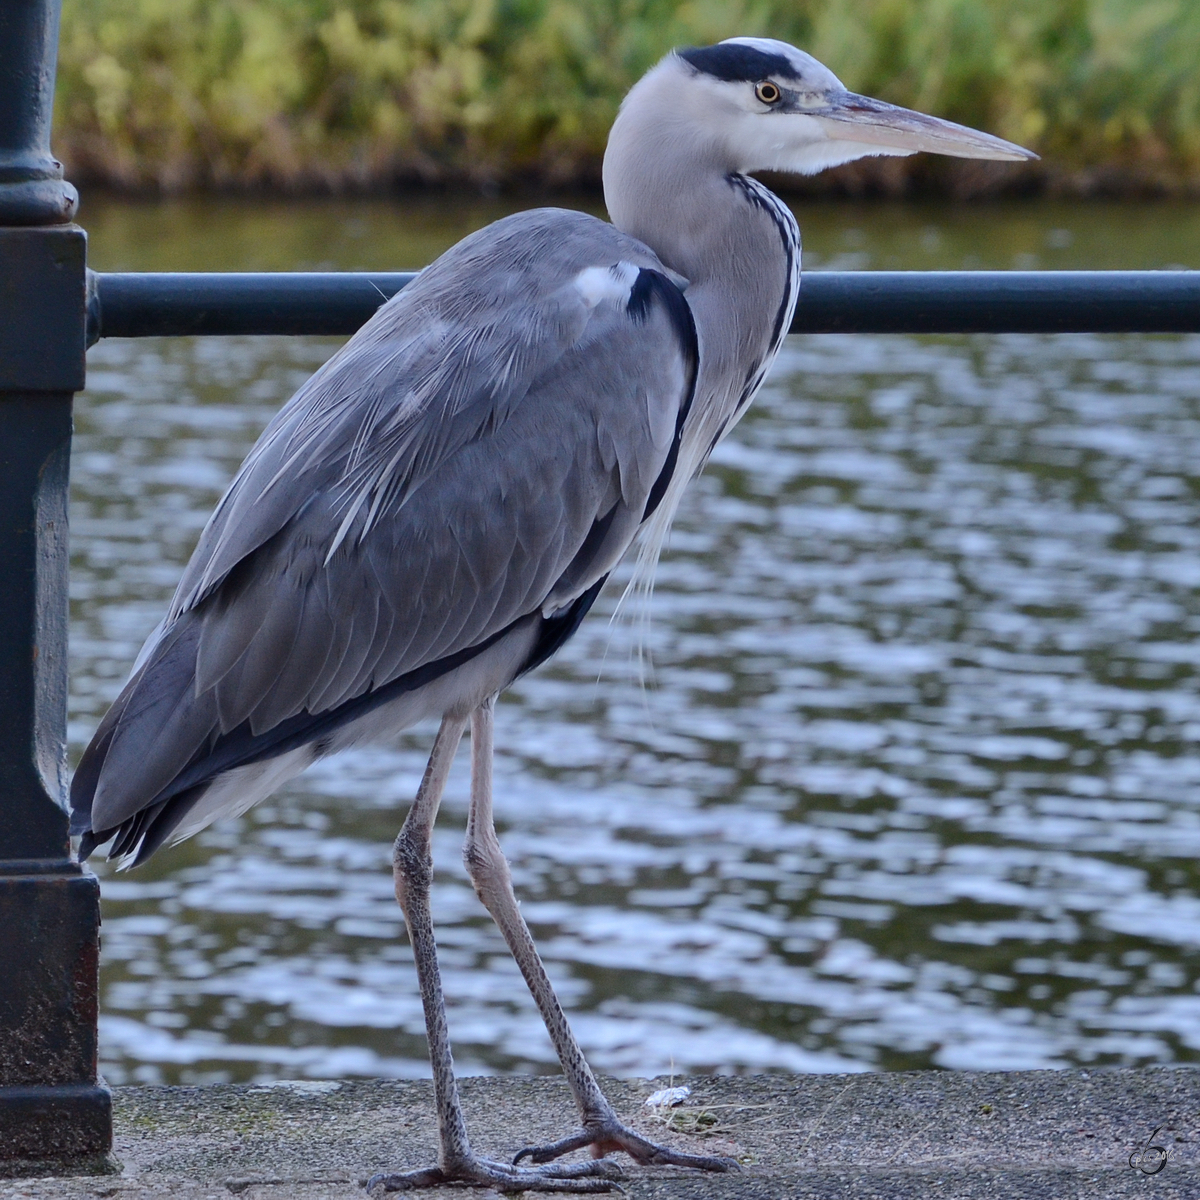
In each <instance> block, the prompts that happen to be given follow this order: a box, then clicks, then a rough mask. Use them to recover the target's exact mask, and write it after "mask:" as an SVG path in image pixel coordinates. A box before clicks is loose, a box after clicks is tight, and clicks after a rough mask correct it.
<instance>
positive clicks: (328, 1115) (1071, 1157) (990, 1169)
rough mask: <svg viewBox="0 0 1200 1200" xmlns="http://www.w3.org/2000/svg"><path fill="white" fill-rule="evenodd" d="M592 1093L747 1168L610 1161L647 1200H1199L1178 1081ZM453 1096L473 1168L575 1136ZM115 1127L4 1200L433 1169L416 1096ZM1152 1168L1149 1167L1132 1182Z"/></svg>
mask: <svg viewBox="0 0 1200 1200" xmlns="http://www.w3.org/2000/svg"><path fill="white" fill-rule="evenodd" d="M604 1082H605V1088H606V1090H607V1092H608V1094H609V1096H610V1097H611V1098H612V1100H613V1102H614V1104H615V1105H616V1107H617V1110H618V1112H620V1113H621V1114H622V1115H623V1116H624V1117H625V1118H626V1119H629V1120H631V1122H632V1123H633V1124H634V1125H635V1126H637V1127H638V1128H639V1129H641V1130H643V1131H644V1132H646V1133H648V1134H650V1135H651V1136H654V1137H658V1138H660V1139H661V1140H668V1141H671V1142H674V1143H675V1144H677V1145H679V1146H681V1147H690V1148H695V1149H702V1150H704V1151H707V1152H717V1153H725V1154H735V1155H737V1156H738V1157H739V1158H740V1159H741V1161H742V1162H743V1163H744V1164H745V1167H744V1170H743V1171H742V1173H741V1174H740V1175H726V1176H698V1175H695V1174H690V1173H686V1172H682V1171H678V1170H674V1169H671V1170H667V1169H650V1168H642V1167H637V1166H635V1165H633V1164H628V1160H624V1162H625V1163H627V1165H626V1168H625V1171H626V1179H625V1181H624V1184H623V1186H624V1187H625V1190H626V1192H627V1193H628V1194H629V1195H631V1196H634V1197H644V1198H646V1200H650V1198H654V1200H673V1198H676V1197H681V1198H684V1197H686V1198H687V1200H708V1198H714V1200H715V1198H723V1197H739V1198H746V1200H768V1198H770V1200H783V1198H785V1197H786V1198H790V1200H802V1198H804V1200H807V1198H809V1197H813V1198H820V1200H842V1198H846V1200H851V1198H853V1200H868V1198H886V1200H902V1198H907V1197H914V1198H915V1197H922V1198H923V1197H926V1196H935V1197H962V1198H964V1200H973V1198H975V1197H981V1198H982V1197H987V1198H988V1200H994V1198H995V1197H1000V1196H1002V1197H1005V1198H1006V1200H1033V1198H1035V1197H1036V1198H1038V1200H1075V1198H1077V1197H1079V1198H1082V1197H1088V1198H1092V1197H1095V1198H1101V1197H1103V1198H1105V1200H1107V1198H1109V1197H1116V1198H1120V1197H1126V1196H1138V1197H1144V1196H1148V1195H1150V1194H1151V1193H1152V1194H1153V1195H1154V1196H1155V1197H1159V1198H1162V1200H1195V1197H1197V1196H1200V1070H1197V1069H1191V1068H1187V1067H1173V1068H1153V1069H1147V1070H1100V1071H1093V1072H1086V1071H1026V1072H1014V1073H1009V1074H1001V1073H996V1074H974V1073H957V1072H949V1071H946V1072H939V1071H922V1072H911V1073H904V1074H878V1075H875V1074H864V1075H812V1076H792V1075H760V1076H752V1077H746V1078H708V1077H702V1078H692V1079H688V1080H687V1082H688V1084H689V1085H690V1087H691V1089H692V1091H691V1095H690V1096H689V1097H688V1099H687V1100H686V1101H685V1103H684V1105H683V1106H682V1107H681V1108H677V1109H674V1110H669V1111H664V1112H662V1113H660V1114H659V1115H658V1116H656V1115H655V1114H654V1112H653V1111H651V1110H648V1109H647V1108H646V1107H645V1099H646V1097H647V1096H648V1095H649V1094H650V1093H651V1092H652V1091H653V1090H655V1089H656V1088H659V1087H663V1086H665V1085H666V1083H667V1081H666V1080H655V1081H653V1082H651V1081H647V1080H606V1081H604ZM462 1088H463V1098H464V1103H465V1105H466V1109H467V1118H468V1121H469V1123H470V1128H471V1134H472V1138H473V1141H474V1144H475V1147H476V1149H477V1150H479V1151H480V1152H481V1153H483V1154H485V1155H488V1156H491V1157H496V1158H511V1156H512V1154H513V1153H514V1152H515V1151H516V1150H517V1149H518V1148H520V1146H522V1145H523V1144H525V1143H526V1142H527V1141H549V1140H551V1139H553V1138H555V1137H559V1136H561V1135H563V1134H564V1133H566V1132H567V1131H568V1130H570V1129H572V1128H574V1125H575V1114H574V1111H573V1108H572V1105H571V1101H570V1095H569V1093H568V1091H567V1089H566V1087H565V1086H564V1085H563V1083H562V1081H561V1080H560V1079H557V1078H502V1079H495V1078H472V1079H465V1080H463V1081H462ZM113 1110H114V1120H115V1127H116V1137H115V1143H114V1155H115V1157H116V1158H117V1159H118V1160H119V1162H120V1164H121V1173H120V1174H118V1175H109V1176H106V1177H104V1176H101V1177H95V1176H93V1177H76V1178H40V1179H30V1178H27V1179H20V1180H8V1181H6V1182H0V1200H58V1198H60V1197H62V1198H70V1200H76V1198H78V1200H86V1198H90V1197H94V1196H99V1197H104V1198H105V1200H111V1198H116V1200H158V1198H159V1197H162V1198H164V1200H165V1198H166V1197H170V1198H171V1200H231V1198H232V1197H239V1198H241V1200H325V1198H326V1197H328V1198H330V1200H362V1198H363V1192H362V1190H361V1182H360V1181H361V1180H363V1179H365V1178H366V1176H367V1175H369V1174H371V1173H373V1172H375V1171H383V1170H396V1169H400V1168H406V1167H416V1166H422V1165H427V1164H429V1163H432V1162H433V1161H434V1157H435V1152H436V1142H435V1130H434V1120H433V1106H432V1097H431V1090H430V1086H429V1085H428V1084H427V1083H397V1082H370V1083H364V1082H342V1083H335V1082H330V1083H293V1084H281V1085H275V1086H271V1087H253V1086H236V1087H234V1086H216V1087H203V1088H117V1089H115V1091H114V1093H113ZM1158 1127H1161V1128H1158ZM1156 1128H1158V1133H1157V1136H1155V1137H1154V1138H1153V1139H1152V1141H1153V1144H1155V1145H1157V1146H1160V1147H1162V1148H1163V1149H1164V1150H1165V1151H1167V1153H1168V1158H1167V1161H1166V1164H1165V1166H1164V1167H1163V1168H1162V1169H1161V1170H1159V1171H1157V1172H1156V1173H1154V1174H1149V1173H1147V1172H1146V1170H1139V1169H1137V1167H1136V1166H1133V1167H1131V1166H1130V1162H1129V1158H1130V1155H1131V1153H1134V1152H1136V1151H1138V1150H1140V1149H1141V1148H1142V1147H1143V1146H1145V1145H1146V1144H1147V1139H1149V1138H1150V1135H1151V1133H1152V1131H1154V1130H1155V1129H1156ZM1136 1161H1137V1160H1136V1159H1135V1163H1136ZM1156 1161H1157V1156H1156V1155H1155V1154H1154V1153H1153V1152H1149V1153H1148V1156H1147V1159H1146V1161H1145V1162H1144V1163H1143V1167H1144V1168H1147V1169H1148V1168H1150V1167H1153V1166H1154V1165H1155V1162H1156ZM424 1194H425V1195H427V1196H429V1197H431V1198H432V1197H449V1196H451V1195H453V1196H458V1197H461V1196H462V1195H463V1194H464V1193H463V1192H462V1191H460V1190H457V1189H454V1190H450V1189H439V1190H438V1191H436V1192H435V1191H430V1192H426V1193H424Z"/></svg>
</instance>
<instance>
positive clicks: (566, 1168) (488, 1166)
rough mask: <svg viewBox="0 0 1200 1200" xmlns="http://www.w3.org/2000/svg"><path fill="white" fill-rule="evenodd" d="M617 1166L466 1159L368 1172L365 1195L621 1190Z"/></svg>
mask: <svg viewBox="0 0 1200 1200" xmlns="http://www.w3.org/2000/svg"><path fill="white" fill-rule="evenodd" d="M620 1174H621V1172H620V1169H619V1168H618V1167H617V1166H616V1164H615V1163H601V1162H587V1163H562V1164H560V1165H557V1166H552V1167H542V1168H540V1169H539V1168H535V1167H516V1166H509V1165H508V1164H507V1163H498V1162H491V1161H490V1160H488V1159H484V1158H470V1159H467V1160H465V1161H464V1162H462V1163H459V1164H458V1165H457V1166H455V1167H452V1168H443V1167H423V1168H421V1169H419V1170H416V1171H405V1172H403V1173H402V1174H398V1175H387V1174H379V1175H372V1176H371V1178H370V1179H368V1180H367V1183H366V1190H367V1194H368V1195H374V1191H375V1189H376V1188H379V1189H380V1191H381V1194H383V1195H386V1194H388V1193H390V1192H407V1191H412V1190H414V1189H416V1188H426V1187H437V1186H438V1185H440V1184H441V1185H444V1184H459V1185H466V1186H468V1187H490V1188H494V1189H495V1190H496V1191H498V1192H574V1193H587V1194H592V1193H596V1192H611V1191H618V1192H623V1191H624V1189H623V1188H622V1187H620V1186H619V1185H618V1184H617V1182H616V1180H617V1179H618V1178H619V1177H620Z"/></svg>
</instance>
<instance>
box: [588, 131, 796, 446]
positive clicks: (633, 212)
mask: <svg viewBox="0 0 1200 1200" xmlns="http://www.w3.org/2000/svg"><path fill="white" fill-rule="evenodd" d="M685 133H686V134H687V136H684V134H685ZM604 198H605V202H606V203H607V205H608V211H609V215H610V216H611V218H612V221H613V224H615V225H616V226H617V228H618V229H620V230H621V231H622V232H624V233H628V234H631V235H632V236H633V237H636V238H638V239H639V240H640V241H642V242H644V243H645V244H646V245H647V246H649V248H650V249H651V250H653V251H654V252H655V254H657V255H658V257H659V258H660V259H661V260H662V262H663V263H664V264H665V265H666V266H668V267H670V268H671V269H672V270H673V271H678V272H679V274H681V275H683V276H684V277H685V278H686V279H687V280H688V288H687V299H688V304H689V306H690V307H691V309H692V313H693V315H694V317H695V320H696V328H697V333H698V334H699V337H700V350H701V354H700V358H701V375H702V386H701V390H702V391H707V392H708V393H709V394H710V395H712V396H713V398H714V400H715V402H716V407H717V408H718V409H726V406H727V405H729V404H732V405H740V404H742V403H743V402H744V400H745V399H746V398H747V397H745V396H744V395H743V392H744V390H745V387H746V382H747V379H748V378H751V377H753V376H754V375H756V374H757V372H758V368H759V367H760V366H762V365H764V364H767V365H769V360H770V359H771V358H773V356H774V353H775V350H776V349H777V348H778V339H777V338H776V337H774V336H773V335H774V333H775V330H776V327H777V324H778V322H779V319H780V313H781V311H782V309H783V308H785V307H786V308H787V309H788V311H787V313H786V314H785V315H786V317H787V318H788V320H789V321H790V316H791V312H790V308H791V305H792V304H794V300H795V289H796V286H797V285H798V282H799V279H798V270H799V231H798V230H797V228H796V223H795V220H794V218H793V217H792V216H791V213H790V212H789V211H788V210H787V208H786V206H785V205H783V203H782V201H780V200H778V198H776V197H775V196H773V195H772V194H771V193H770V192H768V191H767V189H766V188H765V187H763V186H762V185H761V184H758V183H756V182H754V181H752V180H748V179H746V178H745V177H743V176H741V175H739V174H737V172H736V170H735V169H734V167H733V166H731V165H730V164H728V163H727V162H725V161H723V160H722V157H721V156H720V154H719V153H718V151H717V150H716V148H715V147H711V146H706V145H705V144H703V143H702V142H700V143H698V142H697V134H696V132H695V126H694V124H693V125H691V126H689V127H687V128H686V129H683V128H675V129H672V127H671V126H670V124H669V122H665V121H663V120H661V118H656V120H655V121H649V120H647V119H645V118H644V117H643V116H641V115H640V113H639V112H636V111H635V112H628V111H626V110H624V109H623V110H622V112H621V114H620V115H619V116H618V118H617V121H616V123H615V124H614V126H613V130H612V134H611V136H610V138H609V145H608V152H607V153H606V155H605V158H604ZM785 328H786V326H785ZM755 386H757V383H756V384H755ZM726 411H727V415H732V414H728V410H727V409H726ZM724 427H725V426H724V425H723V426H722V428H724Z"/></svg>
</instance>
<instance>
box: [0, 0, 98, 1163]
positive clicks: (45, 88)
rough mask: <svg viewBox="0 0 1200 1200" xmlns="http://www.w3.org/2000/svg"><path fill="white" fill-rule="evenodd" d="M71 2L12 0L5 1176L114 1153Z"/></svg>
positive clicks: (5, 112) (0, 977)
mask: <svg viewBox="0 0 1200 1200" xmlns="http://www.w3.org/2000/svg"><path fill="white" fill-rule="evenodd" d="M60 3H61V0H2V2H0V1175H5V1174H13V1173H14V1172H19V1173H30V1172H36V1171H38V1170H39V1169H40V1170H43V1171H47V1170H52V1171H61V1170H63V1169H64V1167H66V1168H69V1167H70V1166H71V1165H86V1164H88V1163H89V1162H95V1161H96V1160H99V1159H101V1158H102V1156H103V1155H104V1154H105V1153H106V1152H107V1150H108V1149H109V1146H110V1145H111V1142H112V1117H111V1103H110V1097H109V1094H108V1091H107V1089H105V1088H104V1087H103V1085H102V1084H100V1083H99V1082H98V1080H97V1076H96V1016H97V990H98V983H97V966H98V959H99V924H100V898H99V888H98V885H97V881H96V878H95V876H94V875H92V874H91V873H90V872H87V871H84V870H81V869H80V867H79V866H78V864H76V863H74V862H72V860H71V854H70V843H69V839H68V836H67V817H66V813H65V811H64V807H63V799H64V784H65V779H66V749H65V746H66V712H67V705H66V697H67V472H68V466H69V462H70V452H71V398H72V394H73V393H74V392H76V391H78V390H80V389H81V388H82V387H83V378H84V341H85V313H86V267H87V262H86V249H87V239H86V236H85V234H84V232H83V230H82V229H79V228H77V227H76V226H74V225H71V224H68V222H69V221H70V220H71V218H72V216H74V213H75V206H76V200H77V198H76V195H75V189H74V188H72V187H71V185H70V184H69V183H66V182H65V181H64V180H63V177H62V167H61V166H60V165H59V164H58V163H57V162H55V161H54V159H53V157H52V156H51V154H50V116H51V106H52V102H53V97H54V65H55V57H56V51H57V41H58V18H59V7H60Z"/></svg>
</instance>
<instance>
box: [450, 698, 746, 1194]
mask: <svg viewBox="0 0 1200 1200" xmlns="http://www.w3.org/2000/svg"><path fill="white" fill-rule="evenodd" d="M494 711H495V704H494V700H488V701H486V702H485V703H484V704H482V705H481V706H480V707H479V708H477V709H476V710H475V712H474V713H472V714H471V809H470V815H469V816H468V818H467V840H466V843H465V845H464V846H463V860H464V862H465V863H466V866H467V873H468V874H469V875H470V876H471V882H472V883H473V884H474V885H475V892H476V894H477V895H478V896H479V899H480V900H481V901H482V902H483V905H484V907H485V908H486V909H487V910H488V912H489V913H491V915H492V919H493V920H494V921H495V922H496V925H497V926H498V927H499V929H500V932H501V934H502V935H503V936H504V940H505V942H507V943H508V948H509V950H510V951H511V952H512V956H513V958H514V959H515V960H516V963H517V966H518V967H519V968H520V970H521V974H522V975H523V976H524V977H525V982H526V984H527V985H528V986H529V991H530V993H531V994H532V996H533V1000H534V1003H535V1004H536V1005H537V1007H538V1011H539V1012H540V1013H541V1014H542V1020H543V1021H544V1022H545V1023H546V1030H547V1032H548V1033H549V1034H550V1040H551V1042H553V1044H554V1050H555V1053H556V1054H557V1055H558V1061H559V1062H560V1063H561V1064H562V1069H563V1075H564V1076H565V1077H566V1080H567V1083H568V1084H569V1086H570V1088H571V1091H572V1093H573V1094H574V1096H575V1103H576V1104H577V1105H578V1107H579V1116H580V1120H581V1122H582V1125H583V1128H582V1129H581V1130H580V1131H579V1132H578V1133H575V1134H572V1135H571V1136H570V1137H567V1138H563V1139H562V1141H559V1142H555V1143H553V1144H552V1145H549V1146H541V1147H532V1146H528V1147H526V1148H525V1149H523V1150H522V1151H521V1152H520V1153H519V1154H518V1155H517V1157H516V1159H514V1162H519V1161H520V1160H521V1159H522V1158H524V1157H529V1158H531V1159H532V1160H533V1161H534V1162H536V1163H541V1162H549V1161H550V1160H551V1159H554V1158H557V1157H558V1156H559V1155H561V1154H566V1153H568V1152H569V1151H571V1150H578V1149H580V1148H581V1147H583V1146H590V1147H591V1150H592V1154H593V1155H594V1156H595V1157H597V1158H599V1157H601V1156H602V1155H604V1154H607V1153H609V1152H610V1151H613V1150H624V1151H625V1152H626V1153H628V1154H630V1155H631V1156H632V1157H633V1158H635V1159H636V1160H637V1161H638V1162H642V1163H664V1164H665V1163H670V1164H672V1165H675V1166H686V1167H699V1168H701V1169H702V1170H708V1171H727V1170H729V1169H730V1168H731V1167H736V1166H737V1164H736V1163H735V1162H734V1161H733V1160H732V1159H728V1158H717V1157H710V1156H705V1155H699V1154H681V1153H679V1152H678V1151H675V1150H671V1149H670V1148H669V1147H666V1146H659V1145H657V1144H656V1143H654V1142H651V1141H648V1140H647V1139H646V1138H643V1137H641V1136H639V1135H638V1134H636V1133H634V1132H633V1131H632V1130H630V1129H627V1128H626V1127H625V1126H624V1125H622V1124H621V1122H620V1121H619V1120H618V1118H617V1115H616V1113H615V1112H614V1111H613V1108H612V1105H610V1104H609V1102H608V1100H607V1099H606V1098H605V1096H604V1093H603V1092H602V1091H601V1090H600V1085H599V1084H598V1083H597V1082H596V1077H595V1075H593V1074H592V1069H591V1067H589V1066H588V1064H587V1060H586V1059H585V1058H584V1056H583V1051H582V1050H581V1049H580V1048H579V1043H578V1042H577V1041H576V1040H575V1035H574V1034H573V1033H572V1032H571V1027H570V1025H568V1024H567V1018H566V1014H565V1013H564V1012H563V1010H562V1005H561V1004H560V1003H559V1002H558V997H557V996H556V995H555V994H554V988H553V986H552V985H551V983H550V978H549V976H548V975H547V974H546V968H545V967H544V966H543V965H542V959H541V956H540V955H539V954H538V952H537V947H536V946H535V945H534V942H533V935H532V934H530V932H529V926H528V925H526V924H525V918H524V917H523V916H522V915H521V909H520V907H519V905H518V903H517V898H516V895H515V894H514V892H513V888H512V875H511V873H510V871H509V867H508V860H507V859H506V858H505V857H504V852H503V851H502V850H501V849H500V840H499V838H497V836H496V826H495V823H494V819H493V815H492V754H493V741H494Z"/></svg>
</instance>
